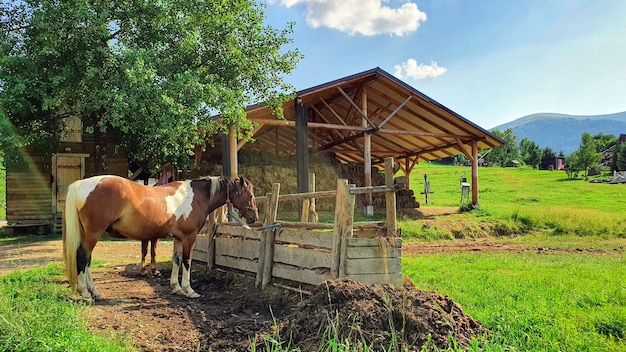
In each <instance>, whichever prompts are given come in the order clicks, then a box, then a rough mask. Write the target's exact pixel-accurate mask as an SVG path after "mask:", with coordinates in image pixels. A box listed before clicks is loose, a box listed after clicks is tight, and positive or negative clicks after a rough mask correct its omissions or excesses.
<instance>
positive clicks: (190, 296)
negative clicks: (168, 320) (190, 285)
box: [187, 291, 200, 298]
mask: <svg viewBox="0 0 626 352" xmlns="http://www.w3.org/2000/svg"><path fill="white" fill-rule="evenodd" d="M198 297H200V295H199V294H198V293H197V292H195V291H191V292H189V293H187V298H198Z"/></svg>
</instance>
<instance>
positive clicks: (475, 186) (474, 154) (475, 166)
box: [471, 140, 478, 205]
mask: <svg viewBox="0 0 626 352" xmlns="http://www.w3.org/2000/svg"><path fill="white" fill-rule="evenodd" d="M471 160H472V204H473V205H477V204H478V141H477V140H473V141H472V158H471Z"/></svg>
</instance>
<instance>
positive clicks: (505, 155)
mask: <svg viewBox="0 0 626 352" xmlns="http://www.w3.org/2000/svg"><path fill="white" fill-rule="evenodd" d="M491 133H492V134H493V135H495V136H496V137H499V138H500V139H502V140H503V141H504V142H505V143H506V144H505V145H504V146H502V147H495V148H493V149H492V150H491V151H490V152H488V153H486V155H485V156H484V157H483V160H484V161H485V162H486V163H487V164H492V165H500V166H506V165H507V164H508V163H510V162H511V160H515V159H517V158H518V156H519V149H518V146H517V136H516V135H515V133H514V132H513V129H512V128H507V129H506V130H504V131H500V130H498V129H497V128H495V129H493V130H492V131H491Z"/></svg>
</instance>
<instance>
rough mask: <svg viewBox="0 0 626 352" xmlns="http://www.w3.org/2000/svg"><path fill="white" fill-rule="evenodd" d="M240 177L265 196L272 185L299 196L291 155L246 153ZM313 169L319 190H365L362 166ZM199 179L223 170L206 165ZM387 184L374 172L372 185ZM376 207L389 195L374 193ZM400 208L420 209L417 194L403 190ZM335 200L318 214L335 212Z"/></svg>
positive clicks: (317, 161) (321, 163)
mask: <svg viewBox="0 0 626 352" xmlns="http://www.w3.org/2000/svg"><path fill="white" fill-rule="evenodd" d="M238 162H239V175H241V176H245V177H246V178H248V179H249V180H250V181H252V183H254V187H255V193H256V194H257V195H265V194H267V193H269V192H271V191H272V184H274V183H280V193H281V194H292V193H297V175H296V158H295V156H289V155H276V154H272V153H261V152H255V151H245V152H244V151H242V152H240V153H239V155H238ZM309 169H310V172H311V173H314V174H315V190H316V191H318V192H319V191H330V190H335V189H337V179H339V178H343V179H347V180H348V182H349V183H351V184H355V185H356V186H357V187H363V186H364V178H363V175H364V170H365V168H364V166H363V165H362V164H356V163H350V164H342V163H339V162H337V160H336V159H334V158H329V157H324V156H320V155H318V154H316V155H313V156H311V158H310V160H309ZM196 173H197V174H198V175H221V174H222V166H221V165H218V164H212V165H209V164H206V163H205V164H203V165H202V166H201V168H200V169H199V170H196ZM384 184H385V175H384V173H382V172H381V171H380V170H379V169H378V168H372V185H373V186H381V185H384ZM372 200H373V205H374V208H375V209H384V208H385V194H384V193H373V194H372ZM364 205H365V195H362V194H360V195H357V197H356V206H357V207H363V206H364ZM396 207H397V208H398V209H407V208H408V209H412V208H418V207H419V204H418V203H417V202H416V201H415V196H414V194H413V191H411V190H408V189H400V190H398V191H397V192H396ZM298 209H299V204H298V202H289V203H287V202H282V203H281V204H280V207H279V211H280V212H282V211H288V212H293V211H297V210H298ZM334 209H335V200H334V199H333V198H323V199H317V200H316V210H317V211H334Z"/></svg>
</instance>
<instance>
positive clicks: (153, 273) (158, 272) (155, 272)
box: [152, 270, 161, 276]
mask: <svg viewBox="0 0 626 352" xmlns="http://www.w3.org/2000/svg"><path fill="white" fill-rule="evenodd" d="M152 275H153V276H161V272H160V271H158V270H155V271H153V272H152Z"/></svg>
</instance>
